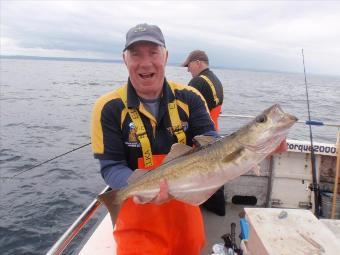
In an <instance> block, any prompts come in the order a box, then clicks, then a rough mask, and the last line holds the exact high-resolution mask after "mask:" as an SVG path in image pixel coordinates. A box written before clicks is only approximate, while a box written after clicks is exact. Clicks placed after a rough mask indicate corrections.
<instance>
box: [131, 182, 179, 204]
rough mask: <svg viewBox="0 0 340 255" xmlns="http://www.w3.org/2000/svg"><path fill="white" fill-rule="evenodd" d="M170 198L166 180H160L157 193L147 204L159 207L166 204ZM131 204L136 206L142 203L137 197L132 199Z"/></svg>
mask: <svg viewBox="0 0 340 255" xmlns="http://www.w3.org/2000/svg"><path fill="white" fill-rule="evenodd" d="M172 198H173V197H172V196H171V195H170V194H169V186H168V182H167V181H166V179H161V180H160V182H159V193H158V194H157V196H155V198H154V199H152V200H151V201H150V202H149V203H152V204H156V205H161V204H164V203H166V202H168V201H169V200H171V199H172ZM133 202H135V203H136V204H142V201H141V200H140V199H139V197H138V196H134V197H133Z"/></svg>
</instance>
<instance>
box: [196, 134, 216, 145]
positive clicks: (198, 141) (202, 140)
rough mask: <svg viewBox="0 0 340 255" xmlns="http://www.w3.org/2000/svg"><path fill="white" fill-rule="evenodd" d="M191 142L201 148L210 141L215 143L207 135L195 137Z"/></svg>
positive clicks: (213, 138)
mask: <svg viewBox="0 0 340 255" xmlns="http://www.w3.org/2000/svg"><path fill="white" fill-rule="evenodd" d="M193 140H194V142H195V144H196V145H199V146H200V147H201V146H204V145H206V144H208V143H211V142H212V141H215V140H216V138H215V137H213V136H208V135H196V136H195V137H194V139H193Z"/></svg>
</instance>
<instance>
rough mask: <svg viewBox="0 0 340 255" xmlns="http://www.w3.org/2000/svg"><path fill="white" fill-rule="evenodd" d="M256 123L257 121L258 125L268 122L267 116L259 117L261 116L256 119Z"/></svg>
mask: <svg viewBox="0 0 340 255" xmlns="http://www.w3.org/2000/svg"><path fill="white" fill-rule="evenodd" d="M255 121H256V122H257V123H264V122H266V121H267V116H266V115H264V114H261V115H259V116H257V117H256V119H255Z"/></svg>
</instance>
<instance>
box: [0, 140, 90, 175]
mask: <svg viewBox="0 0 340 255" xmlns="http://www.w3.org/2000/svg"><path fill="white" fill-rule="evenodd" d="M90 144H91V143H86V144H83V145H81V146H79V147H77V148H74V149H72V150H69V151H67V152H65V153H63V154H60V155H58V156H55V157H53V158H50V159H47V160H45V161H43V162H41V163H39V164H36V165H34V166H32V167H30V168H28V169H24V170H22V171H20V172H19V173H16V174H14V175H12V176H10V177H0V178H1V179H14V178H15V177H17V176H18V175H21V174H23V173H25V172H28V171H30V170H32V169H34V168H37V167H39V166H41V165H44V164H46V163H48V162H51V161H53V160H55V159H57V158H60V157H62V156H65V155H67V154H69V153H71V152H74V151H76V150H79V149H81V148H84V147H86V146H88V145H90Z"/></svg>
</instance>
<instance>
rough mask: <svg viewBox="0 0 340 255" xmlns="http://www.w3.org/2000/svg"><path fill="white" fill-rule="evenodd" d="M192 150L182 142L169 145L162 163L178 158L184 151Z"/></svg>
mask: <svg viewBox="0 0 340 255" xmlns="http://www.w3.org/2000/svg"><path fill="white" fill-rule="evenodd" d="M191 150H192V147H190V146H188V145H185V144H183V143H175V144H173V145H172V146H171V149H170V152H169V153H168V155H167V156H166V157H165V159H164V161H163V164H165V163H167V162H169V161H171V160H173V159H175V158H178V157H180V156H182V155H184V154H186V153H188V152H189V151H191Z"/></svg>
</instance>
